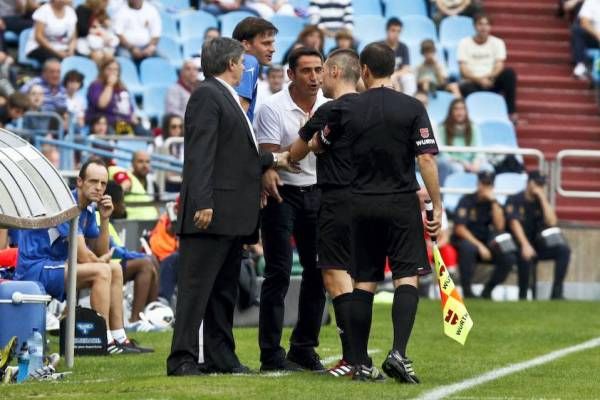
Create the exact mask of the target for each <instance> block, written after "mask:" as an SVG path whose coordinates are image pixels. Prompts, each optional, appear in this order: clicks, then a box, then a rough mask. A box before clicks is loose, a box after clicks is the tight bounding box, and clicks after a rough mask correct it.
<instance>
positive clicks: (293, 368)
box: [260, 358, 303, 372]
mask: <svg viewBox="0 0 600 400" xmlns="http://www.w3.org/2000/svg"><path fill="white" fill-rule="evenodd" d="M276 371H279V372H284V371H286V372H299V371H303V369H302V367H301V366H299V365H298V364H296V363H295V362H292V361H290V360H288V359H286V358H283V359H281V360H279V361H277V362H274V363H263V364H262V365H261V366H260V372H276Z"/></svg>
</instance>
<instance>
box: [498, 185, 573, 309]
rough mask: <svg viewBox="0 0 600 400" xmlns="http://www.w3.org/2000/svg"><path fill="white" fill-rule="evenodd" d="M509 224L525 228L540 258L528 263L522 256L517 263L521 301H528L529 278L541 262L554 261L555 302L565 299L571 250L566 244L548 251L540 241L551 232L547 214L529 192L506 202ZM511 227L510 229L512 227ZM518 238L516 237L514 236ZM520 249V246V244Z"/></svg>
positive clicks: (553, 295)
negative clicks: (519, 224) (510, 222)
mask: <svg viewBox="0 0 600 400" xmlns="http://www.w3.org/2000/svg"><path fill="white" fill-rule="evenodd" d="M504 210H505V214H506V220H507V223H508V222H509V221H512V220H517V221H519V222H520V223H521V226H522V227H523V232H524V233H525V236H526V237H527V240H528V241H529V243H530V244H531V246H533V248H534V249H535V252H536V253H537V257H535V258H534V259H532V260H525V259H524V258H523V257H522V256H521V253H520V252H519V256H518V259H517V266H518V271H519V298H521V299H525V298H527V288H528V286H529V274H530V271H531V270H532V269H533V268H536V267H537V262H538V260H554V283H553V285H552V294H551V296H552V298H561V297H562V287H563V281H564V279H565V275H566V274H567V268H568V266H569V260H570V258H571V249H570V248H569V246H568V245H567V244H566V243H565V244H560V245H557V246H553V247H547V246H545V245H544V244H543V242H542V241H540V240H539V235H540V233H541V232H542V231H543V230H544V229H546V228H548V226H546V224H545V222H544V213H543V211H542V206H541V204H540V202H539V200H538V199H537V198H536V199H534V200H527V198H526V196H525V192H524V191H523V192H520V193H517V194H515V195H513V196H510V197H509V198H508V199H507V201H506V206H505V208H504ZM508 226H509V227H510V225H508ZM513 236H514V234H513ZM517 244H518V245H519V243H517Z"/></svg>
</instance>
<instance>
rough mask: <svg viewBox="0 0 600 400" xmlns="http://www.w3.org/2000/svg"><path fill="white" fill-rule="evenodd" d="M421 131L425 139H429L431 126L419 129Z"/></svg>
mask: <svg viewBox="0 0 600 400" xmlns="http://www.w3.org/2000/svg"><path fill="white" fill-rule="evenodd" d="M419 133H420V134H421V137H422V138H423V139H427V138H428V137H429V128H421V129H419Z"/></svg>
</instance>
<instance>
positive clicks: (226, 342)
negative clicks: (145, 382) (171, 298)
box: [167, 234, 242, 372]
mask: <svg viewBox="0 0 600 400" xmlns="http://www.w3.org/2000/svg"><path fill="white" fill-rule="evenodd" d="M179 243H180V246H179V254H180V257H181V258H180V261H181V264H180V269H179V274H178V279H177V288H178V294H177V307H176V311H175V329H174V330H173V342H172V344H171V354H170V355H169V358H168V359H167V371H169V372H173V371H175V370H176V369H177V368H178V367H179V366H180V365H181V364H183V363H187V362H191V363H199V364H203V365H204V366H205V367H206V368H207V369H209V370H212V371H215V372H227V371H230V370H231V369H232V368H235V367H238V366H239V364H240V363H239V360H238V358H237V356H236V355H235V343H234V339H233V333H232V329H233V311H234V308H235V303H236V300H237V293H238V292H237V291H238V280H239V275H240V265H241V257H242V239H241V238H240V237H237V236H220V235H204V234H199V235H182V236H181V239H180V242H179Z"/></svg>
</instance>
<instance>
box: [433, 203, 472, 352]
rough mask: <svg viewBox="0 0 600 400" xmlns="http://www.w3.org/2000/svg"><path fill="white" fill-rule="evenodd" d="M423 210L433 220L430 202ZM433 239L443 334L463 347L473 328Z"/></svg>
mask: <svg viewBox="0 0 600 400" xmlns="http://www.w3.org/2000/svg"><path fill="white" fill-rule="evenodd" d="M425 210H426V212H427V218H428V219H431V218H433V205H432V204H431V202H426V203H425ZM435 239H436V238H435V237H432V238H431V240H432V242H433V262H434V264H435V274H436V276H437V281H438V284H439V287H440V297H441V301H442V318H443V324H444V333H445V334H446V335H447V336H449V337H451V338H452V339H454V340H456V341H457V342H458V343H460V344H462V345H464V344H465V342H466V341H467V336H468V335H469V332H470V331H471V328H472V327H473V320H472V319H471V316H470V315H469V312H468V311H467V307H465V303H464V302H463V299H462V297H461V295H460V293H458V290H457V289H456V287H455V286H454V281H453V280H452V278H451V277H450V274H449V273H448V269H447V268H446V265H445V264H444V260H443V259H442V255H441V254H440V250H439V248H438V246H437V242H436V240H435Z"/></svg>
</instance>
